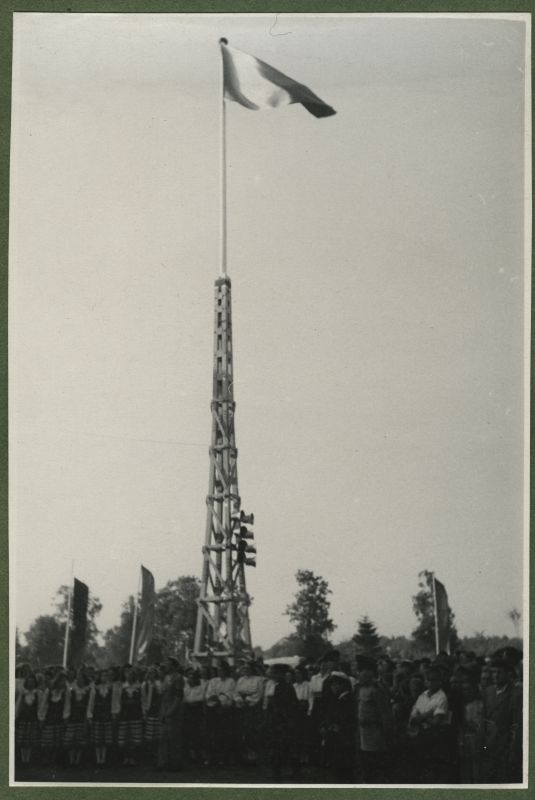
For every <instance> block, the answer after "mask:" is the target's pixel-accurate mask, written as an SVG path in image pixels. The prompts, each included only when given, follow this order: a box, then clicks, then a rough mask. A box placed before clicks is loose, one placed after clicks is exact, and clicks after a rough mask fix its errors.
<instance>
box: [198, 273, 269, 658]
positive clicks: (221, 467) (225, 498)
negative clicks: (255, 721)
mask: <svg viewBox="0 0 535 800" xmlns="http://www.w3.org/2000/svg"><path fill="white" fill-rule="evenodd" d="M235 410H236V404H235V402H234V392H233V360H232V306H231V283H230V278H229V277H228V276H226V275H225V276H223V277H221V278H218V279H217V280H216V281H215V320H214V372H213V393H212V403H211V411H212V439H211V446H210V477H209V484H208V496H207V498H206V505H207V515H206V533H205V541H204V546H203V564H202V579H201V591H200V596H199V600H198V612H197V624H196V629H195V644H194V656H195V657H196V658H198V659H212V658H218V657H219V658H225V659H227V660H228V661H229V662H230V663H234V662H235V661H236V659H239V658H240V657H246V656H249V655H251V654H252V645H251V629H250V624H249V605H250V598H249V595H248V594H247V589H246V585H245V567H246V566H256V562H255V559H254V557H252V556H251V554H254V553H255V552H256V549H255V547H254V545H252V544H250V543H249V542H250V540H251V539H253V538H254V534H253V533H252V532H251V531H250V530H249V529H248V528H247V527H246V525H247V524H252V523H254V517H253V515H252V514H249V515H246V514H244V512H243V511H242V509H241V499H240V493H239V490H238V450H237V448H236V435H235V430H234V414H235Z"/></svg>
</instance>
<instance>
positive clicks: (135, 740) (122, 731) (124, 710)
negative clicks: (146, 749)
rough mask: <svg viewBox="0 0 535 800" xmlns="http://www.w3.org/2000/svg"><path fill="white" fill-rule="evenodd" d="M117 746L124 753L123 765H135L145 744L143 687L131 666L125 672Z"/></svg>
mask: <svg viewBox="0 0 535 800" xmlns="http://www.w3.org/2000/svg"><path fill="white" fill-rule="evenodd" d="M123 677H124V683H123V685H122V688H121V699H120V710H119V727H118V731H117V744H118V746H119V750H121V751H122V752H123V755H124V760H123V764H135V763H136V758H137V755H138V753H139V749H140V747H141V745H142V743H143V708H142V706H141V686H140V684H139V682H138V680H137V675H136V671H135V669H134V668H133V667H131V666H130V665H128V666H126V667H125V669H124V672H123Z"/></svg>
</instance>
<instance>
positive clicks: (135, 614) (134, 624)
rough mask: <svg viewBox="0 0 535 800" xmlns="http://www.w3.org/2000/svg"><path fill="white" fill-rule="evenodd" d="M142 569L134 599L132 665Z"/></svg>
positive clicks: (131, 661)
mask: <svg viewBox="0 0 535 800" xmlns="http://www.w3.org/2000/svg"><path fill="white" fill-rule="evenodd" d="M142 569H143V567H141V568H140V570H139V577H138V582H137V592H136V596H135V598H134V619H133V620H132V637H131V639H130V658H129V659H128V660H129V662H130V664H133V663H134V646H135V643H136V626H137V608H138V605H139V595H140V592H141V579H142Z"/></svg>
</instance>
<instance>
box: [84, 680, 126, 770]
mask: <svg viewBox="0 0 535 800" xmlns="http://www.w3.org/2000/svg"><path fill="white" fill-rule="evenodd" d="M112 679H113V674H112V672H111V671H110V670H107V669H105V670H102V672H100V673H99V674H98V675H97V676H96V681H95V683H94V684H92V685H91V689H90V693H89V703H88V706H87V719H88V720H89V725H90V728H91V744H92V745H93V747H94V748H95V758H96V762H97V764H105V763H106V756H107V751H108V748H109V747H111V745H112V744H113V715H114V714H117V713H118V711H119V698H118V693H117V691H116V690H115V691H114V685H113V680H112Z"/></svg>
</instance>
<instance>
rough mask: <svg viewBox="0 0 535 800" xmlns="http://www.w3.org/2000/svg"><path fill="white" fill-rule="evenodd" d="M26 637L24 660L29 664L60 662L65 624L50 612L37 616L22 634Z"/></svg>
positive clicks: (41, 664)
mask: <svg viewBox="0 0 535 800" xmlns="http://www.w3.org/2000/svg"><path fill="white" fill-rule="evenodd" d="M24 635H25V637H26V660H27V661H29V663H30V664H33V665H35V666H39V667H45V666H46V665H47V664H61V663H62V660H63V645H64V641H65V624H64V623H63V624H61V622H60V621H59V620H58V619H57V617H56V616H52V615H51V614H46V615H42V616H40V617H37V619H36V620H34V621H33V622H32V624H31V625H30V627H29V629H28V630H27V631H26V633H25V634H24Z"/></svg>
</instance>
